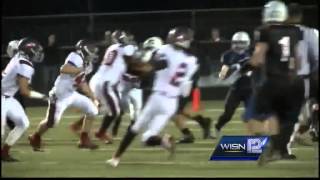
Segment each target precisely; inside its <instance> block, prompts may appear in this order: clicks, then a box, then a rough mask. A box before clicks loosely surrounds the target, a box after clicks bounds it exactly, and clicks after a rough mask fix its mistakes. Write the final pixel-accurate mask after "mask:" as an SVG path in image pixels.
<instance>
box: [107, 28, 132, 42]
mask: <svg viewBox="0 0 320 180" xmlns="http://www.w3.org/2000/svg"><path fill="white" fill-rule="evenodd" d="M111 40H112V42H113V43H121V44H129V42H130V39H129V37H128V34H127V33H126V32H125V31H123V30H115V31H114V32H113V33H112V34H111Z"/></svg>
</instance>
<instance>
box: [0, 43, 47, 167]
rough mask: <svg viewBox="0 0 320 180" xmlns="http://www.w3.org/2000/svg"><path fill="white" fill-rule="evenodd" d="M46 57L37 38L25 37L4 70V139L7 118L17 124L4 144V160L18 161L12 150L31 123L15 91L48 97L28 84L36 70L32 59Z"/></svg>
mask: <svg viewBox="0 0 320 180" xmlns="http://www.w3.org/2000/svg"><path fill="white" fill-rule="evenodd" d="M10 54H11V53H9V55H10ZM11 55H13V54H11ZM43 57H44V54H43V48H42V46H41V45H40V43H39V42H38V41H37V40H35V39H32V38H23V39H21V40H20V41H19V43H18V52H17V53H16V54H15V55H14V56H13V57H12V58H11V60H10V62H9V64H8V65H7V66H6V68H5V69H4V71H3V72H2V79H1V139H3V138H4V134H5V126H6V119H7V118H9V119H10V120H11V121H13V123H14V124H15V126H14V128H13V129H12V130H11V131H10V132H9V134H8V136H7V138H6V140H5V142H4V144H3V147H2V148H1V161H10V162H14V161H18V160H17V159H15V158H13V157H11V155H10V153H9V151H10V148H11V147H12V146H13V145H14V144H15V142H16V141H17V140H18V139H19V138H20V137H21V135H22V134H23V133H24V132H25V131H26V129H27V128H28V127H29V120H28V117H27V115H26V113H25V111H24V109H23V108H22V106H21V104H20V103H19V102H18V101H17V100H16V99H15V98H14V97H13V96H14V94H15V93H16V92H17V91H18V90H19V91H20V93H21V94H22V95H23V96H25V97H29V98H35V99H42V100H47V97H46V95H44V94H41V93H39V92H36V91H34V90H30V88H29V84H30V83H31V79H32V76H33V73H34V68H33V62H41V61H42V60H43Z"/></svg>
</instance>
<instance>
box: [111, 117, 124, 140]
mask: <svg viewBox="0 0 320 180" xmlns="http://www.w3.org/2000/svg"><path fill="white" fill-rule="evenodd" d="M122 115H123V113H122V112H121V114H120V116H119V117H118V118H117V119H116V120H115V122H114V125H113V127H112V136H116V135H117V134H118V130H119V126H120V123H121V121H122Z"/></svg>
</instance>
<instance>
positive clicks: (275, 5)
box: [262, 1, 288, 23]
mask: <svg viewBox="0 0 320 180" xmlns="http://www.w3.org/2000/svg"><path fill="white" fill-rule="evenodd" d="M287 17H288V9H287V6H286V5H285V4H284V3H283V2H281V1H270V2H268V3H267V4H266V5H265V6H264V9H263V12H262V22H263V23H268V22H284V21H285V20H286V19H287Z"/></svg>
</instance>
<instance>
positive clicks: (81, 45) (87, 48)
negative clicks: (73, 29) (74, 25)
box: [75, 39, 98, 62]
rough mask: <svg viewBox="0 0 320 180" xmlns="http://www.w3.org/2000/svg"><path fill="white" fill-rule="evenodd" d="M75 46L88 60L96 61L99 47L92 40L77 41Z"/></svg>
mask: <svg viewBox="0 0 320 180" xmlns="http://www.w3.org/2000/svg"><path fill="white" fill-rule="evenodd" d="M75 48H76V51H77V52H78V53H79V54H80V55H81V56H82V58H83V59H84V60H85V61H86V62H87V61H94V60H95V58H97V52H98V48H97V46H96V45H95V44H94V42H92V41H89V40H86V39H81V40H79V41H78V42H77V44H76V46H75Z"/></svg>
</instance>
